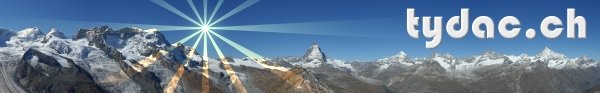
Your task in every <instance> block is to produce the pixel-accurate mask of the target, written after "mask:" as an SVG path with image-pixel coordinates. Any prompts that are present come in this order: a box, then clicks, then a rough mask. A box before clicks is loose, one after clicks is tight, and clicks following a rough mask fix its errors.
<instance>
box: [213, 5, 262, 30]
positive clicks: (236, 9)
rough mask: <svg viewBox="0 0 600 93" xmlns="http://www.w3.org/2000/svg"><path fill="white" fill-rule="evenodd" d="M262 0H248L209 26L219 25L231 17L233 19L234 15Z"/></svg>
mask: <svg viewBox="0 0 600 93" xmlns="http://www.w3.org/2000/svg"><path fill="white" fill-rule="evenodd" d="M259 1H260V0H246V1H245V2H244V3H242V4H240V5H238V6H237V7H235V8H234V9H233V10H231V11H229V12H227V13H226V14H225V15H223V16H221V17H220V18H219V19H217V20H215V21H214V22H211V23H210V24H209V26H212V25H215V24H216V23H219V22H221V21H223V20H225V19H227V18H229V17H231V16H232V15H234V14H236V13H238V12H240V11H242V10H244V9H246V8H248V7H250V6H252V5H254V4H256V3H258V2H259Z"/></svg>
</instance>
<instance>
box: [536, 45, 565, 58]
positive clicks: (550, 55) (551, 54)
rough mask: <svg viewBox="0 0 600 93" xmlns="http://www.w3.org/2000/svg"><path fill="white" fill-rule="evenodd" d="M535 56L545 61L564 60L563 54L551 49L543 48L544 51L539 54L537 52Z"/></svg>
mask: <svg viewBox="0 0 600 93" xmlns="http://www.w3.org/2000/svg"><path fill="white" fill-rule="evenodd" d="M536 56H538V57H541V58H544V59H547V58H564V57H565V55H564V54H560V53H557V52H554V51H553V50H552V49H550V48H548V47H544V50H542V51H541V52H539V53H538V54H537V55H536Z"/></svg>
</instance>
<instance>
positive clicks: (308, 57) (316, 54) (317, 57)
mask: <svg viewBox="0 0 600 93" xmlns="http://www.w3.org/2000/svg"><path fill="white" fill-rule="evenodd" d="M303 58H304V60H305V61H320V62H325V61H327V60H326V57H325V53H323V52H321V48H319V44H317V42H313V44H312V46H311V47H310V48H309V49H308V50H306V54H304V57H303Z"/></svg>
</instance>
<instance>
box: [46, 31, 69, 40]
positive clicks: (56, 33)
mask: <svg viewBox="0 0 600 93" xmlns="http://www.w3.org/2000/svg"><path fill="white" fill-rule="evenodd" d="M50 38H60V39H65V38H67V37H65V34H64V33H62V32H60V31H58V30H56V28H52V29H50V32H48V34H46V37H45V39H44V40H48V39H50Z"/></svg>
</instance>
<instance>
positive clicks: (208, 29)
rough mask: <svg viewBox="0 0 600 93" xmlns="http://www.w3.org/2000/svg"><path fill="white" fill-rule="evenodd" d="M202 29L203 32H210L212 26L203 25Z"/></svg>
mask: <svg viewBox="0 0 600 93" xmlns="http://www.w3.org/2000/svg"><path fill="white" fill-rule="evenodd" d="M200 31H202V32H208V31H210V26H201V27H200Z"/></svg>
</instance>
